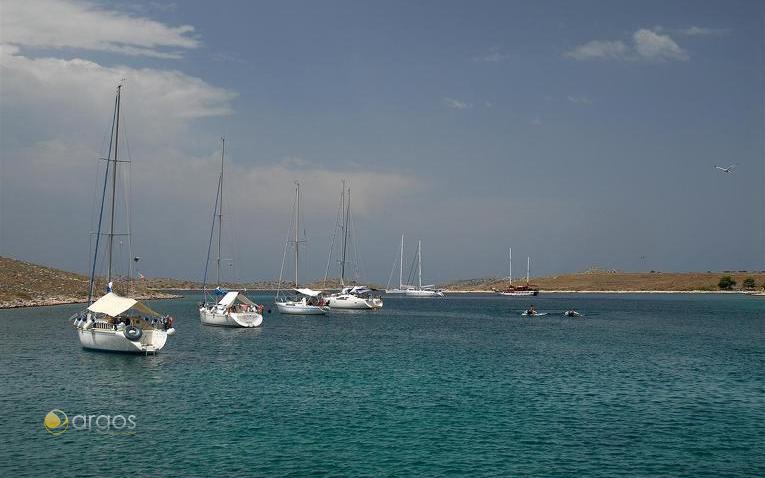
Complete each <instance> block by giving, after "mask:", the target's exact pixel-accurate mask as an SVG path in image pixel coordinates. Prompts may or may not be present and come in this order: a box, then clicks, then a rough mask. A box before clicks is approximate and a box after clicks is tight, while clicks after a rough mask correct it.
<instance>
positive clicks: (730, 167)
mask: <svg viewBox="0 0 765 478" xmlns="http://www.w3.org/2000/svg"><path fill="white" fill-rule="evenodd" d="M735 167H736V165H735V164H731V165H730V166H728V167H727V168H723V167H722V166H717V165H715V168H716V169H719V170H720V171H722V172H724V173H732V172H733V168H735Z"/></svg>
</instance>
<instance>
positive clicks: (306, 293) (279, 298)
mask: <svg viewBox="0 0 765 478" xmlns="http://www.w3.org/2000/svg"><path fill="white" fill-rule="evenodd" d="M293 210H294V211H295V218H294V223H293V224H294V227H295V240H294V241H290V240H289V239H288V240H287V241H286V242H285V244H284V254H283V255H282V268H281V271H280V272H279V285H278V288H277V291H276V297H275V299H274V302H275V303H276V307H277V308H278V309H279V312H280V313H282V314H291V315H324V314H326V313H327V312H329V306H327V304H326V302H325V301H324V298H323V297H322V296H321V292H319V291H315V290H311V289H307V288H303V289H301V288H300V286H299V285H298V284H299V273H298V271H299V270H300V243H301V242H305V241H301V240H300V233H299V231H300V183H299V182H297V181H295V206H294V208H293ZM288 236H289V234H288ZM290 244H293V245H294V246H295V288H294V289H293V292H294V295H293V296H287V295H286V294H285V293H284V292H283V291H282V290H281V288H282V277H283V273H284V261H285V259H286V257H287V248H288V247H289V245H290Z"/></svg>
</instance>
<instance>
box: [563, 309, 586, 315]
mask: <svg viewBox="0 0 765 478" xmlns="http://www.w3.org/2000/svg"><path fill="white" fill-rule="evenodd" d="M565 315H566V317H579V316H581V315H582V314H580V313H579V312H577V311H576V310H574V309H570V310H567V311H566V314H565Z"/></svg>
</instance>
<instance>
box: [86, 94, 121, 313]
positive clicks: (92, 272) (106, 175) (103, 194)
mask: <svg viewBox="0 0 765 478" xmlns="http://www.w3.org/2000/svg"><path fill="white" fill-rule="evenodd" d="M118 98H119V96H115V98H114V113H112V132H111V134H110V136H109V155H108V156H109V157H110V158H111V155H112V142H113V140H114V125H115V122H116V119H117V101H118ZM110 164H111V163H110V162H109V161H107V162H106V172H105V173H104V187H103V190H102V192H101V208H100V212H99V214H98V229H97V231H96V232H97V234H96V248H95V252H94V253H93V264H92V267H91V269H90V284H89V286H88V304H91V303H92V300H93V285H94V282H95V276H96V262H97V259H98V244H99V242H100V240H101V222H102V220H103V218H104V202H105V200H106V185H107V183H108V180H109V165H110ZM115 167H116V164H115Z"/></svg>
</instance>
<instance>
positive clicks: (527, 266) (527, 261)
mask: <svg viewBox="0 0 765 478" xmlns="http://www.w3.org/2000/svg"><path fill="white" fill-rule="evenodd" d="M530 274H531V257H526V285H529V275H530Z"/></svg>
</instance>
